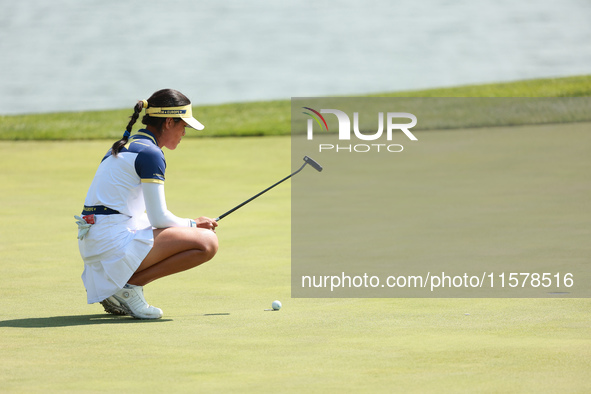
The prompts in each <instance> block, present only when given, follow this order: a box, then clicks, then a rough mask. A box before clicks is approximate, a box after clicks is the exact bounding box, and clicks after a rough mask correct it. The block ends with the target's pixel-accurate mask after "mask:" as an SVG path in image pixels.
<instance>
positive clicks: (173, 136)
mask: <svg viewBox="0 0 591 394" xmlns="http://www.w3.org/2000/svg"><path fill="white" fill-rule="evenodd" d="M143 108H145V109H146V113H145V115H144V117H143V118H142V123H143V124H144V125H146V128H145V129H142V130H139V131H138V132H137V133H136V134H134V135H133V136H131V129H132V127H133V125H134V123H135V122H136V120H137V119H138V117H139V115H140V113H141V112H142V109H143ZM185 127H191V128H194V129H197V130H203V125H202V124H201V123H199V122H198V121H197V120H196V119H195V118H193V115H192V109H191V102H190V101H189V99H188V98H187V97H185V96H184V95H183V94H182V93H180V92H178V91H176V90H172V89H164V90H159V91H157V92H156V93H154V94H153V95H152V96H151V97H150V98H149V99H148V100H142V101H139V102H138V103H137V104H136V106H135V108H134V111H133V115H132V116H131V120H130V122H129V124H128V125H127V128H126V131H125V133H124V135H123V138H122V139H120V140H119V141H117V142H115V143H114V144H113V147H112V148H111V150H110V151H109V152H108V153H107V154H106V155H105V157H104V158H103V160H102V162H101V163H100V165H99V167H98V170H97V172H96V175H95V176H94V179H93V181H92V184H91V185H90V188H89V190H88V194H87V195H86V200H85V201H84V210H83V211H82V217H80V216H76V219H77V223H78V239H79V241H78V245H79V248H80V254H81V256H82V259H83V260H84V272H83V274H82V281H83V282H84V286H85V287H86V292H87V298H88V303H89V304H92V303H95V302H100V303H101V304H102V305H103V307H104V308H105V311H106V312H108V313H113V314H119V315H121V314H125V315H131V316H133V317H135V318H138V319H158V318H160V317H162V310H161V309H159V308H156V307H154V306H150V305H148V303H147V302H146V300H145V298H144V294H143V286H145V285H146V284H148V283H150V282H151V281H153V280H156V279H158V278H162V277H164V276H167V275H171V274H174V273H177V272H181V271H184V270H187V269H189V268H193V267H196V266H198V265H200V264H202V263H204V262H206V261H208V260H210V259H211V258H213V256H214V255H215V254H216V252H217V249H218V240H217V237H216V234H215V230H214V229H215V227H217V222H216V221H215V220H213V219H210V218H207V217H200V218H198V219H195V220H193V219H183V218H179V217H177V216H175V215H173V214H172V213H171V212H170V211H169V210H168V209H167V207H166V200H165V197H164V171H165V168H166V162H165V160H164V154H163V152H162V149H161V148H162V147H166V148H168V149H170V150H174V149H176V147H177V145H178V144H179V142H181V138H182V137H183V136H184V135H185Z"/></svg>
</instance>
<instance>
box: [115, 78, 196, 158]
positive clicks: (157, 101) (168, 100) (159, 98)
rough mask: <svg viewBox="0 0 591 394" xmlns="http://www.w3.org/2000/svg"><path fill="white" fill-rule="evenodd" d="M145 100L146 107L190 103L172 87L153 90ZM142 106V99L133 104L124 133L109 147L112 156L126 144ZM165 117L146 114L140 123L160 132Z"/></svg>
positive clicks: (177, 120)
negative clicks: (131, 113) (146, 102)
mask: <svg viewBox="0 0 591 394" xmlns="http://www.w3.org/2000/svg"><path fill="white" fill-rule="evenodd" d="M147 101H148V108H150V107H181V106H183V105H189V104H191V100H189V99H188V98H187V96H185V95H184V94H182V93H181V92H179V91H178V90H174V89H162V90H159V91H157V92H155V93H154V94H152V95H151V96H150V98H149V99H148V100H147ZM143 107H144V102H143V100H142V101H138V102H137V104H136V105H135V107H133V115H131V116H130V118H131V119H130V121H129V123H128V124H127V127H126V128H125V133H124V134H123V138H121V139H120V140H119V141H116V142H115V143H114V144H113V146H112V148H111V152H112V154H113V156H117V154H118V153H119V152H120V151H121V149H123V147H124V146H125V144H127V141H129V136H130V134H131V129H132V127H133V125H134V124H135V122H136V121H137V119H138V118H139V116H140V113H141V112H142V109H143ZM166 119H167V118H161V117H155V116H150V115H148V114H146V115H144V117H143V118H142V123H143V124H145V125H146V126H152V127H154V128H155V129H156V130H158V131H159V132H161V131H162V125H163V124H164V122H165V121H166ZM173 119H174V121H175V122H180V121H181V120H182V119H181V118H173ZM156 137H158V136H156Z"/></svg>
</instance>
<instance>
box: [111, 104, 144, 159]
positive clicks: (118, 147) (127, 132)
mask: <svg viewBox="0 0 591 394" xmlns="http://www.w3.org/2000/svg"><path fill="white" fill-rule="evenodd" d="M144 107H147V101H146V100H141V101H138V102H137V104H136V105H135V107H133V115H131V116H130V118H131V119H130V121H129V123H128V124H127V127H126V128H125V133H123V138H121V139H120V140H119V141H116V142H115V143H114V144H113V146H112V147H111V153H112V154H113V156H117V154H118V153H119V152H120V151H121V149H123V147H124V146H125V144H127V141H129V136H130V135H131V129H132V128H133V125H134V124H135V122H136V120H137V119H138V118H139V116H140V113H141V112H142V109H143V108H144Z"/></svg>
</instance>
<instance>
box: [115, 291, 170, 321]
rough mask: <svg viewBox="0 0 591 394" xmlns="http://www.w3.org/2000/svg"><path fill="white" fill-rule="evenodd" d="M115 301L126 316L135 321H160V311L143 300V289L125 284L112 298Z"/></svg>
mask: <svg viewBox="0 0 591 394" xmlns="http://www.w3.org/2000/svg"><path fill="white" fill-rule="evenodd" d="M112 297H113V298H115V300H117V301H118V302H119V304H120V306H121V309H122V310H124V311H125V313H126V314H128V315H130V316H133V317H135V318H136V319H160V318H161V317H162V309H160V308H156V307H155V306H151V305H148V303H147V302H146V299H145V298H144V288H143V287H142V286H135V285H130V284H127V285H125V287H124V288H122V289H121V290H119V291H118V292H117V293H115V294H113V296H112Z"/></svg>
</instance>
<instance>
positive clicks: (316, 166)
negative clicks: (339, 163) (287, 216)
mask: <svg viewBox="0 0 591 394" xmlns="http://www.w3.org/2000/svg"><path fill="white" fill-rule="evenodd" d="M306 164H309V165H310V166H311V167H312V168H314V169H315V170H316V171H318V172H320V171H322V166H321V165H320V164H318V163H317V162H316V161H314V159H312V158H310V157H308V156H304V164H302V166H301V167H300V168H299V169H298V170H297V171H294V172H292V173H291V174H289V175H288V176H286V177H285V178H283V179H282V180H280V181H279V182H277V183H275V184H274V185H272V186H269V187H268V188H266V189H265V190H263V191H262V192H260V193H258V194H257V195H254V196H252V197H251V198H249V199H248V200H246V201H244V202H243V203H242V204H239V205H236V206H235V207H234V208H232V209H230V210H229V211H228V212H225V213H223V214H221V215H220V216H218V217H217V218H215V221H216V222H219V221H220V220H222V219H223V218H225V217H226V216H228V215H229V214H231V213H232V212H234V211H235V210H237V209H238V208H241V207H243V206H245V205H246V204H248V203H249V202H251V201H252V200H254V199H255V198H257V197H258V196H260V195H261V194H264V193H266V192H268V191H269V190H271V189H273V188H274V187H275V186H277V185H279V184H280V183H281V182H284V181H286V180H288V179H289V178H291V177H292V176H294V175H295V174H297V173H298V172H300V171H302V170H303V169H304V167H305V166H306Z"/></svg>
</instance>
